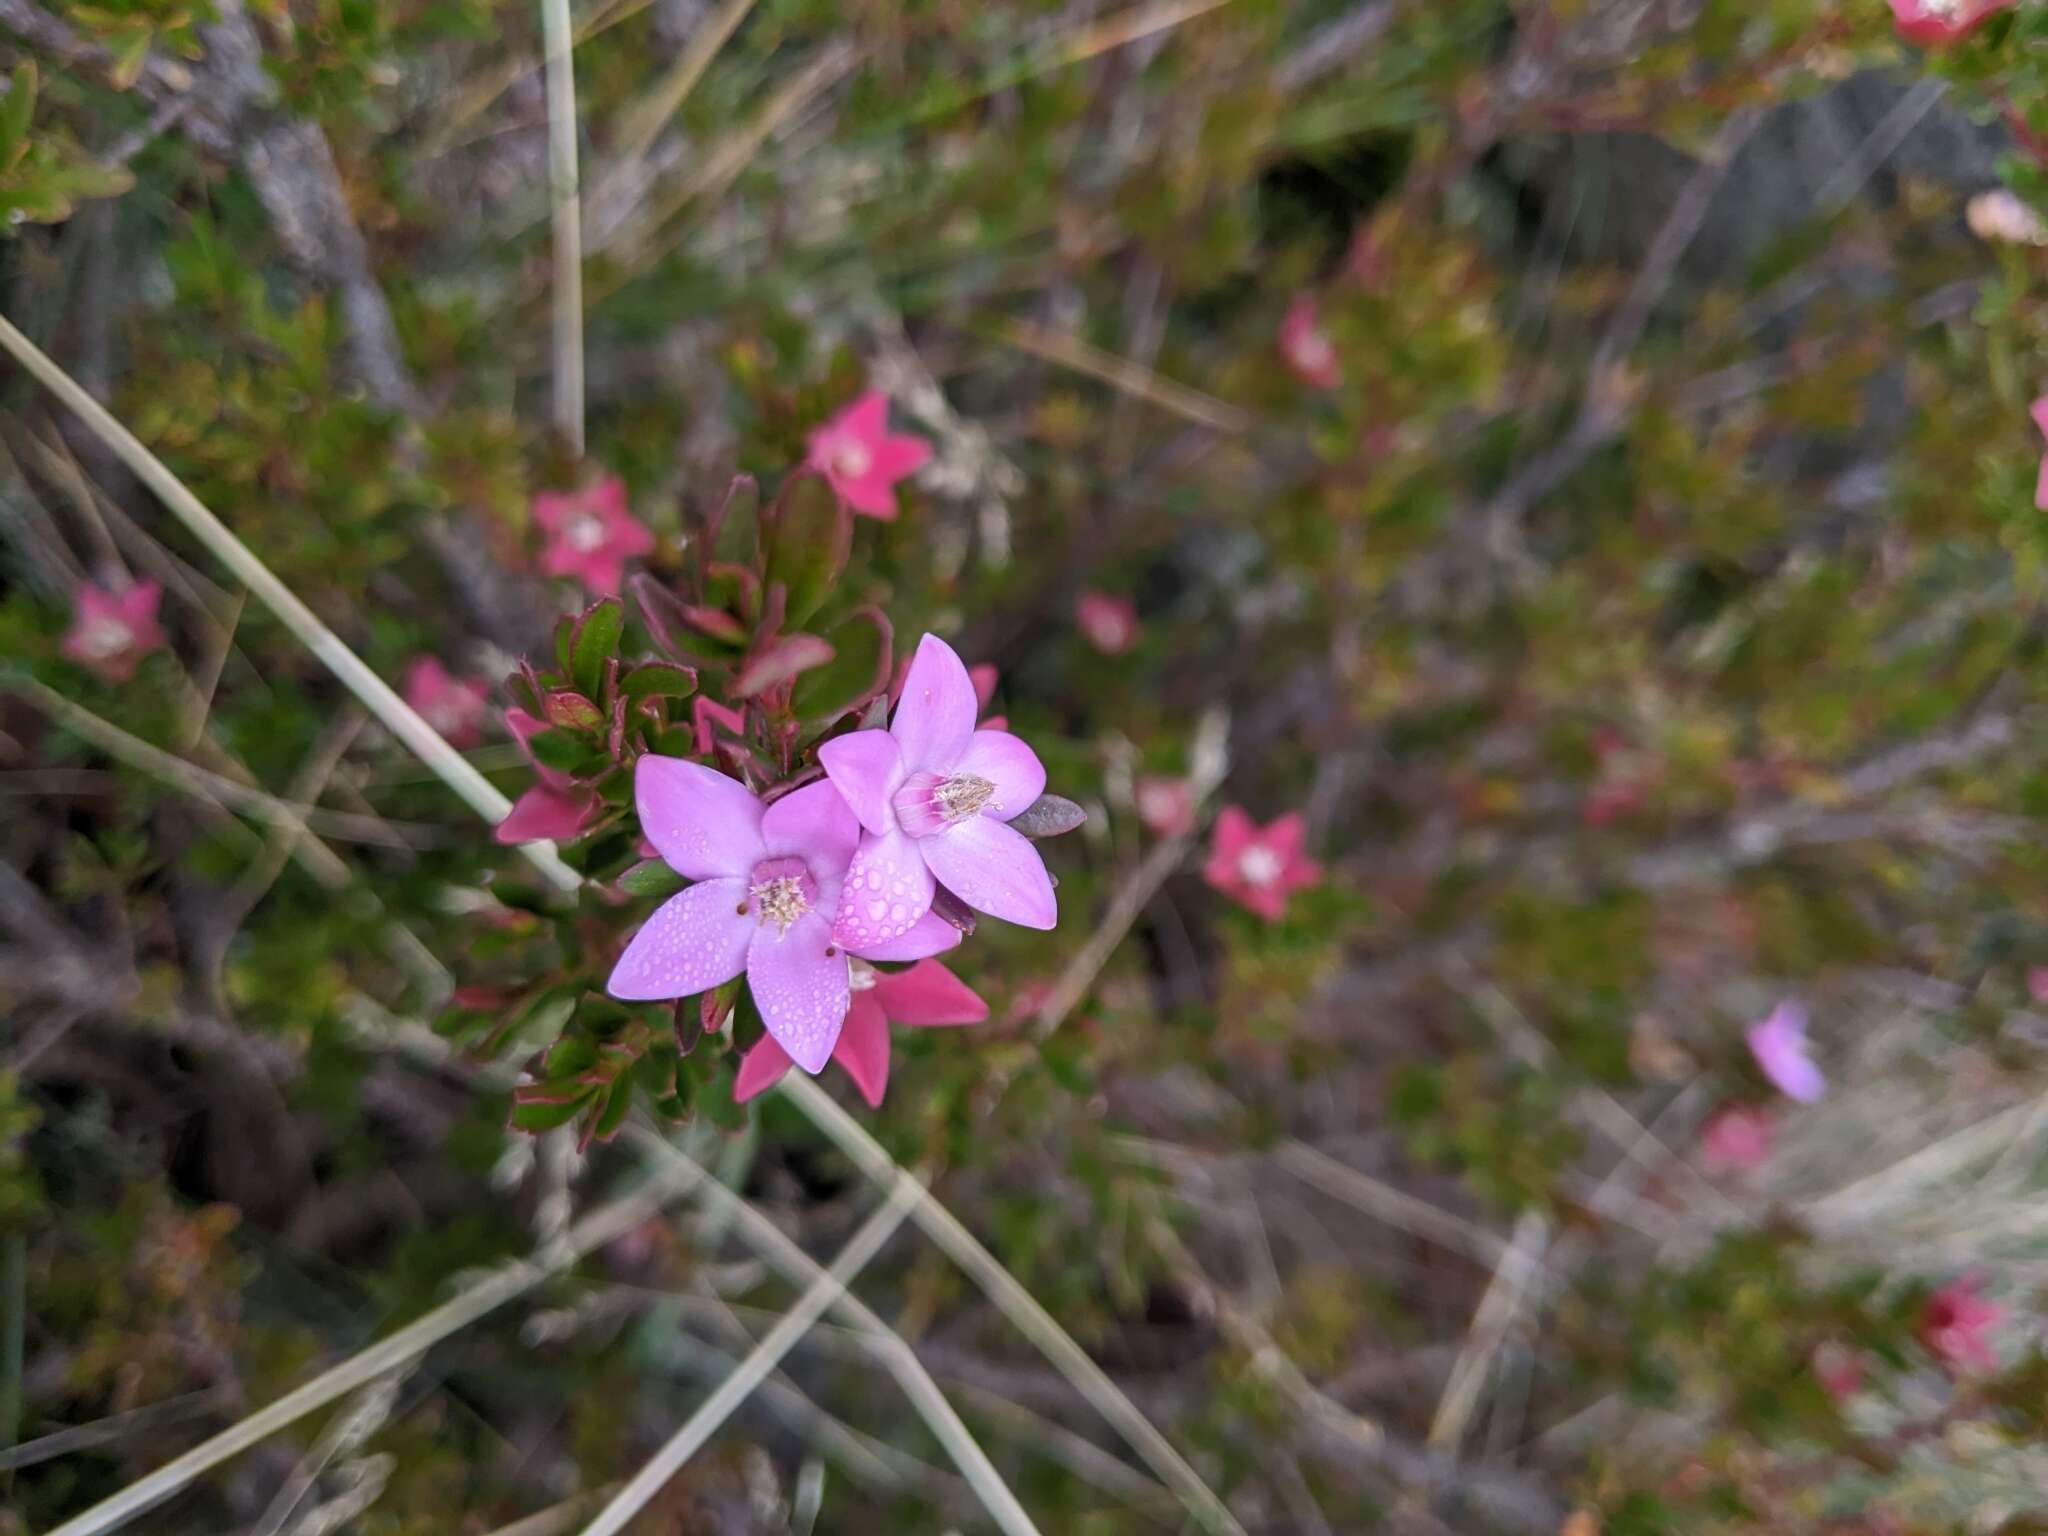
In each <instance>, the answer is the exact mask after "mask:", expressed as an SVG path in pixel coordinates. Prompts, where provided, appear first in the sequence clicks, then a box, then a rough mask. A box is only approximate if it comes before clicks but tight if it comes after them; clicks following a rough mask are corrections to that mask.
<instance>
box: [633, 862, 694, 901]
mask: <svg viewBox="0 0 2048 1536" xmlns="http://www.w3.org/2000/svg"><path fill="white" fill-rule="evenodd" d="M685 883H686V882H685V881H684V879H683V877H682V876H681V875H679V874H677V873H676V872H675V871H674V870H672V869H670V868H669V867H668V865H666V864H664V863H663V862H662V861H661V860H660V859H642V860H641V861H640V862H639V863H638V864H635V865H634V866H633V867H632V868H631V869H629V870H627V871H626V872H625V873H624V874H623V875H621V876H619V889H620V890H622V891H624V892H625V893H626V894H627V895H628V896H673V895H675V893H676V892H677V891H680V890H681V889H682V888H683V886H684V884H685Z"/></svg>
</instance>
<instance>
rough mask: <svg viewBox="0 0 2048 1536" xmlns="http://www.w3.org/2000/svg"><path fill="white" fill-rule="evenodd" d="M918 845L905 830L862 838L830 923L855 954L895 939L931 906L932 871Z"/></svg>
mask: <svg viewBox="0 0 2048 1536" xmlns="http://www.w3.org/2000/svg"><path fill="white" fill-rule="evenodd" d="M918 849H919V844H918V842H917V840H916V839H914V838H912V837H911V836H910V835H909V834H907V833H904V832H890V833H887V834H885V835H884V836H881V837H873V836H869V837H864V838H862V839H861V843H860V851H859V852H858V853H856V854H855V855H854V856H853V864H852V865H851V867H849V868H848V869H847V871H846V884H845V886H844V887H842V889H841V891H840V896H839V911H838V916H837V917H836V918H835V919H834V921H833V924H832V933H833V936H834V937H836V938H837V939H838V940H839V942H840V943H841V944H844V945H845V946H846V947H847V948H848V949H850V950H852V951H853V952H854V953H855V954H856V955H867V954H869V953H871V952H872V951H873V950H874V949H875V948H876V947H877V946H880V945H888V944H893V943H895V942H897V941H898V940H900V939H902V938H903V937H905V936H906V935H907V934H908V933H909V932H910V930H911V929H912V928H914V927H915V926H916V925H917V923H918V922H919V921H920V920H921V919H922V918H923V917H924V916H925V915H926V914H927V913H929V912H930V911H931V908H932V872H931V870H930V869H928V868H926V867H925V862H924V855H923V854H922V853H920V852H919V851H918ZM946 926H947V927H949V928H950V927H952V924H950V923H948V924H947V925H946ZM956 931H957V930H956Z"/></svg>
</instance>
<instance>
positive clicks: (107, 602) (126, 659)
mask: <svg viewBox="0 0 2048 1536" xmlns="http://www.w3.org/2000/svg"><path fill="white" fill-rule="evenodd" d="M163 595H164V589H163V587H162V586H161V585H160V584H159V583H157V582H154V581H137V582H131V583H129V584H128V585H126V586H122V587H114V588H107V587H96V586H94V585H93V584H92V583H91V582H82V583H80V585H79V588H78V590H77V591H76V592H74V593H72V595H71V628H70V629H69V630H67V631H66V632H65V635H64V639H63V641H62V642H61V643H60V645H59V646H58V649H59V650H60V651H62V652H63V654H64V655H65V656H67V657H69V658H70V659H71V660H73V661H75V662H77V663H78V664H79V665H80V666H81V667H85V668H87V669H88V670H90V671H93V672H97V673H98V674H99V675H100V676H101V677H103V678H105V679H106V680H107V681H108V682H110V683H125V682H127V681H128V679H129V678H131V677H133V676H134V675H135V667H136V664H137V663H138V662H140V661H141V660H142V658H143V657H144V656H147V655H148V654H149V653H150V652H151V651H153V650H155V649H156V648H157V647H158V646H160V645H162V644H163V643H164V632H163V628H162V626H161V625H159V624H158V623H157V621H156V610H157V604H158V603H160V602H161V601H162V600H163Z"/></svg>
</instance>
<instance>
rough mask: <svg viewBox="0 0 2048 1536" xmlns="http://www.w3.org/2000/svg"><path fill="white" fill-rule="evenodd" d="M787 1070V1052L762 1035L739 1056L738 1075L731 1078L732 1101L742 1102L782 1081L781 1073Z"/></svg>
mask: <svg viewBox="0 0 2048 1536" xmlns="http://www.w3.org/2000/svg"><path fill="white" fill-rule="evenodd" d="M788 1070H789V1052H787V1051H785V1050H784V1049H783V1048H782V1047H781V1046H779V1045H777V1044H776V1043H775V1041H774V1040H773V1039H772V1038H770V1037H769V1036H767V1035H763V1036H762V1037H761V1038H760V1039H759V1040H758V1041H756V1042H755V1044H754V1046H753V1049H751V1050H749V1051H748V1052H747V1054H746V1055H744V1056H742V1057H741V1058H740V1071H739V1076H738V1077H736V1078H734V1079H733V1085H732V1101H733V1103H735V1104H744V1103H746V1102H747V1100H749V1099H751V1098H756V1097H758V1096H759V1095H761V1094H763V1093H766V1092H767V1091H768V1090H769V1089H770V1088H773V1087H774V1086H775V1085H776V1084H777V1083H779V1082H781V1081H782V1074H783V1073H785V1072H787V1071H788Z"/></svg>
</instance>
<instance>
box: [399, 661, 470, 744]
mask: <svg viewBox="0 0 2048 1536" xmlns="http://www.w3.org/2000/svg"><path fill="white" fill-rule="evenodd" d="M490 691H491V688H490V684H488V683H486V682H485V681H484V680H483V679H482V678H480V677H456V676H455V675H454V674H453V673H451V672H450V671H449V670H448V669H447V668H446V667H444V666H442V665H441V662H440V659H439V658H438V657H434V656H416V657H414V658H413V660H412V662H411V664H410V665H409V666H407V667H406V669H405V687H404V688H403V690H402V692H403V693H404V695H405V702H406V703H408V704H410V705H411V706H412V707H413V708H414V709H415V710H416V711H418V713H419V717H420V718H421V719H422V720H424V721H426V722H427V724H429V725H431V726H432V727H433V728H434V729H435V730H436V731H438V732H440V734H441V735H442V736H443V737H444V738H445V739H446V740H447V742H448V744H449V745H450V746H452V747H458V748H465V749H466V748H469V747H473V746H475V745H476V744H477V743H478V742H480V741H482V740H483V738H484V715H485V713H486V712H487V711H488V709H489V708H490Z"/></svg>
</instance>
